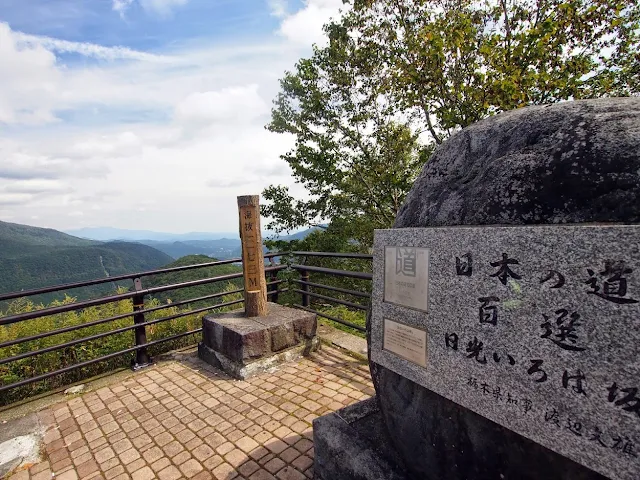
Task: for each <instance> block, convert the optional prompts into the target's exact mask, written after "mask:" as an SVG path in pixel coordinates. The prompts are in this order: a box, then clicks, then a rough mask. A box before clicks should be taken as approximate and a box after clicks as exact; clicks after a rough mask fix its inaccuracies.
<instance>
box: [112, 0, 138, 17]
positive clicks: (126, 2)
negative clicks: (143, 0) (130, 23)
mask: <svg viewBox="0 0 640 480" xmlns="http://www.w3.org/2000/svg"><path fill="white" fill-rule="evenodd" d="M132 3H133V0H113V4H112V7H111V8H113V10H114V11H116V12H118V14H119V15H120V18H124V16H125V12H126V11H127V10H128V9H129V7H130V6H131V4H132Z"/></svg>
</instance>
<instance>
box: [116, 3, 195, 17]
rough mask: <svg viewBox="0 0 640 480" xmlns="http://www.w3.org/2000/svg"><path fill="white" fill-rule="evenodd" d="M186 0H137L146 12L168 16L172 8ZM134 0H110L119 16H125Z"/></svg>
mask: <svg viewBox="0 0 640 480" xmlns="http://www.w3.org/2000/svg"><path fill="white" fill-rule="evenodd" d="M187 1H188V0H138V3H139V4H140V6H141V7H142V8H143V9H144V10H145V11H147V12H150V13H153V14H156V15H160V16H168V15H170V14H171V13H172V12H173V10H174V9H176V8H178V7H182V6H184V5H186V4H187ZM133 2H134V0H112V6H111V8H112V9H113V10H114V11H116V12H118V14H119V15H120V18H123V19H124V18H125V13H126V11H127V10H128V9H129V8H131V5H132V4H133Z"/></svg>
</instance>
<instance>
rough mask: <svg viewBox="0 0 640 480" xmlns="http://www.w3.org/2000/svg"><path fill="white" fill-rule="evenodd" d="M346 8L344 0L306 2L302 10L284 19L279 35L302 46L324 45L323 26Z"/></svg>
mask: <svg viewBox="0 0 640 480" xmlns="http://www.w3.org/2000/svg"><path fill="white" fill-rule="evenodd" d="M345 7H346V6H345V5H343V3H342V0H305V5H304V7H303V8H302V9H300V10H298V11H297V12H296V13H293V14H291V15H286V16H285V17H284V19H283V21H282V23H281V25H280V29H279V33H280V34H281V35H282V36H284V37H285V38H287V39H288V40H290V41H292V42H294V43H298V44H301V45H311V44H314V43H315V44H317V45H324V44H325V43H326V37H325V35H324V32H323V30H322V27H323V25H324V24H325V23H327V22H328V21H329V20H331V19H332V18H337V17H338V16H339V15H340V10H341V9H344V8H345Z"/></svg>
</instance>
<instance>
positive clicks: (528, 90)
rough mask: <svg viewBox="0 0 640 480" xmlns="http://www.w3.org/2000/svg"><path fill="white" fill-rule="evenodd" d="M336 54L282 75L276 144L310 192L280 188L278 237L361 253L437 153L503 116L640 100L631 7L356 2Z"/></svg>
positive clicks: (339, 25) (639, 9)
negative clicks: (331, 235) (283, 141)
mask: <svg viewBox="0 0 640 480" xmlns="http://www.w3.org/2000/svg"><path fill="white" fill-rule="evenodd" d="M351 3H352V4H353V8H351V9H350V10H348V12H347V13H345V14H344V15H343V16H342V17H341V18H340V19H339V20H338V21H335V22H332V23H330V24H328V25H326V26H325V32H326V35H327V37H328V40H329V43H328V45H327V46H326V47H322V48H320V47H316V48H315V49H314V52H313V55H312V56H311V57H310V58H304V59H301V60H300V61H299V62H298V63H297V64H296V67H295V70H294V71H293V72H287V73H285V75H284V77H283V78H282V80H281V82H280V85H281V91H280V93H279V94H278V96H277V98H276V99H275V101H274V108H273V110H272V117H271V122H270V123H269V124H268V125H267V128H268V129H269V130H270V131H273V132H278V133H286V134H290V135H293V136H294V137H295V146H294V148H293V149H292V150H291V151H290V152H287V153H286V154H284V155H282V157H281V158H282V159H283V160H284V161H285V162H287V164H288V165H289V166H290V167H291V170H292V173H293V176H294V178H295V180H296V181H297V182H298V183H300V184H301V185H302V186H304V188H305V189H306V190H307V192H308V196H307V197H308V198H307V199H305V200H300V199H295V198H293V197H292V196H291V195H290V193H289V190H288V188H287V187H286V186H278V185H272V186H270V187H268V188H267V189H265V191H264V192H263V197H264V198H265V199H266V200H267V201H269V204H268V205H266V206H264V207H263V213H264V214H265V215H266V216H269V217H271V219H272V221H271V223H270V224H269V228H270V229H273V230H276V231H279V230H281V229H284V230H291V229H295V228H298V227H301V226H306V225H313V224H317V223H330V224H331V225H334V224H336V225H335V229H341V230H343V232H344V234H345V235H346V237H347V238H348V239H349V240H350V241H352V242H354V241H355V242H356V243H357V244H358V245H360V247H361V249H362V251H366V249H367V248H368V247H370V246H371V244H372V235H373V229H375V228H388V227H390V226H392V223H393V221H394V219H395V216H396V213H397V211H398V209H399V208H400V206H401V205H402V203H403V201H404V197H405V195H406V194H407V192H408V190H409V188H410V187H411V185H412V184H413V181H414V179H415V177H416V175H417V174H418V172H419V170H420V169H421V167H422V165H423V164H424V163H425V161H426V160H427V159H428V157H429V156H430V153H431V151H432V148H433V145H435V144H438V143H441V142H442V141H444V140H445V139H446V138H447V137H448V136H449V135H451V134H452V133H454V132H455V131H456V130H458V129H460V128H462V127H465V126H467V125H469V124H471V123H473V122H475V121H478V120H480V119H482V118H484V117H487V116H489V115H493V114H495V113H498V112H501V111H505V110H509V109H514V108H519V107H523V106H525V105H531V104H545V103H552V102H559V101H563V100H572V99H581V98H593V97H602V96H624V95H638V93H640V56H639V54H638V51H640V4H638V3H637V2H632V1H630V0H571V1H566V0H565V1H563V0H551V1H545V2H540V1H537V0H518V1H514V0H500V1H497V0H488V1H486V2H476V1H472V0H393V1H391V0H354V1H353V2H351Z"/></svg>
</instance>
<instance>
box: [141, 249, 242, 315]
mask: <svg viewBox="0 0 640 480" xmlns="http://www.w3.org/2000/svg"><path fill="white" fill-rule="evenodd" d="M215 261H216V259H215V258H211V257H207V256H206V255H188V256H186V257H182V258H180V259H178V260H176V261H175V262H172V263H170V264H168V265H166V266H165V267H164V268H172V267H182V266H186V265H197V264H201V263H209V262H215ZM240 272H242V267H240V266H238V265H233V264H229V265H216V266H212V267H205V268H198V269H194V270H183V271H180V272H170V273H161V274H159V275H153V276H150V277H145V278H143V279H142V285H143V287H144V288H152V287H156V286H161V285H174V284H178V283H184V282H189V281H193V280H200V279H204V278H213V277H219V276H221V275H228V274H233V273H240ZM228 285H232V286H233V287H234V289H239V288H242V278H236V279H233V280H229V281H228V282H215V283H209V284H206V285H197V286H195V287H188V288H182V289H177V290H169V291H166V292H161V293H157V294H155V295H154V297H155V298H157V299H158V300H160V302H162V303H167V302H169V301H170V302H180V301H183V300H189V299H191V298H198V297H203V296H206V295H212V294H214V293H220V292H223V291H228V290H225V289H226V287H227V286H228ZM221 301H222V300H221V298H220V297H219V298H214V299H212V300H203V301H201V302H195V303H192V304H190V305H191V307H192V308H200V307H205V306H208V305H213V304H216V303H221Z"/></svg>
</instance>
